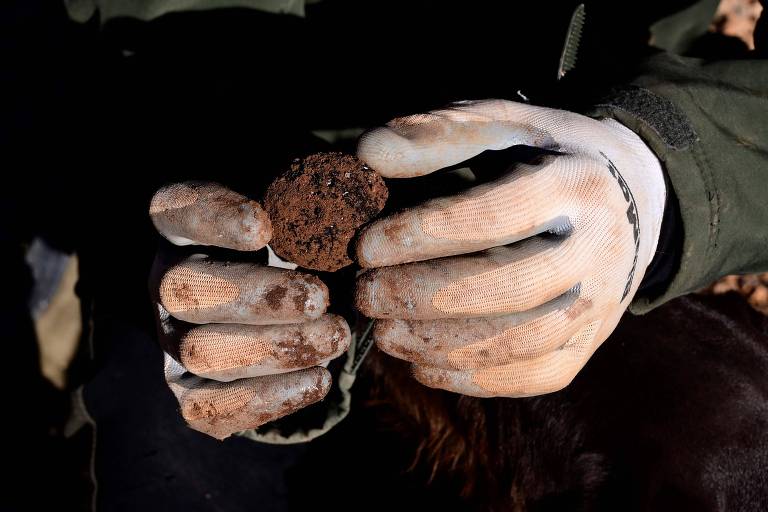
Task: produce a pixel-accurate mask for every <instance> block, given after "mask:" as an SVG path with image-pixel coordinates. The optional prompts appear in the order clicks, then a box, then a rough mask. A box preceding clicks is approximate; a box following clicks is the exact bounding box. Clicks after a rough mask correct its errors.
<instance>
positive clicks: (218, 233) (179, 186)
mask: <svg viewBox="0 0 768 512" xmlns="http://www.w3.org/2000/svg"><path fill="white" fill-rule="evenodd" d="M149 215H150V217H151V218H152V222H153V223H154V225H155V228H157V231H158V232H159V233H160V234H161V235H163V237H165V238H167V239H168V240H169V241H170V242H172V243H174V244H176V245H213V246H217V247H223V248H226V249H235V250H238V251H256V250H259V249H261V248H262V247H264V246H265V245H267V242H269V239H270V238H271V237H272V224H271V223H270V221H269V217H268V216H267V213H266V212H265V211H264V210H263V209H262V208H261V206H260V205H259V203H257V202H256V201H253V200H251V199H248V198H247V197H245V196H242V195H240V194H238V193H236V192H233V191H232V190H229V189H228V188H226V187H224V186H223V185H219V184H218V183H205V182H195V181H187V182H184V183H174V184H171V185H167V186H165V187H162V188H161V189H160V190H158V191H157V192H156V193H155V195H154V196H153V197H152V201H151V203H150V206H149Z"/></svg>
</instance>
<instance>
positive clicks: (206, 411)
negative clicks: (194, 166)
mask: <svg viewBox="0 0 768 512" xmlns="http://www.w3.org/2000/svg"><path fill="white" fill-rule="evenodd" d="M150 216H151V217H152V221H153V223H154V224H155V227H156V228H157V230H158V231H159V232H160V234H162V235H163V236H164V237H165V238H167V239H168V240H170V241H171V242H173V243H175V244H177V245H190V244H195V245H215V246H218V247H223V248H228V249H233V250H238V251H256V250H258V249H261V248H263V247H264V246H265V245H266V244H267V242H268V241H269V239H270V237H271V235H272V228H271V224H270V222H269V219H268V218H267V215H266V213H265V212H264V211H263V210H262V209H261V206H259V204H258V203H257V202H255V201H251V200H249V199H248V198H246V197H243V196H241V195H240V194H237V193H235V192H232V191H230V190H228V189H226V188H225V187H223V186H221V185H218V184H215V183H195V182H187V183H179V184H174V185H169V186H167V187H163V188H162V189H160V190H159V191H158V192H157V193H156V194H155V196H154V197H153V198H152V202H151V205H150ZM150 283H151V284H150V286H151V288H152V292H153V295H154V297H155V302H156V304H155V306H156V311H157V317H158V330H159V335H160V342H161V344H162V346H163V348H164V350H165V351H166V357H165V376H166V380H167V382H168V385H169V386H170V388H171V390H172V391H173V393H174V395H175V396H176V398H177V399H178V401H179V405H180V407H181V414H182V416H183V417H184V419H185V420H186V421H187V423H189V425H190V426H191V427H192V428H194V429H196V430H199V431H201V432H205V433H206V434H209V435H211V436H213V437H216V438H219V439H223V438H225V437H227V436H229V435H230V434H232V433H233V432H237V431H241V430H246V429H249V428H254V427H257V426H259V425H261V424H263V423H266V422H268V421H271V420H274V419H277V418H279V417H281V416H285V415H286V414H289V413H292V412H294V411H296V410H298V409H300V408H302V407H304V406H307V405H309V404H311V403H314V402H316V401H318V400H320V399H322V398H323V397H324V396H325V394H326V393H327V392H328V390H329V388H330V384H331V377H330V374H329V373H328V371H327V370H326V369H325V368H322V367H320V366H319V365H321V364H324V363H326V362H327V361H329V360H330V359H333V358H335V357H337V356H339V355H340V354H341V353H343V352H344V351H345V350H346V349H347V347H348V345H349V341H350V332H349V326H348V325H347V323H346V321H345V320H344V319H343V318H341V317H339V316H336V315H330V314H325V310H326V307H327V306H328V289H327V287H326V286H325V285H324V284H323V283H322V282H321V281H320V280H319V279H318V278H317V277H314V276H311V275H307V274H302V273H299V272H295V271H293V270H285V269H279V268H273V267H267V266H262V265H257V264H253V263H243V262H226V261H220V260H217V259H212V258H209V257H206V256H202V255H201V256H192V257H189V258H186V259H184V260H182V261H170V262H169V261H168V260H167V258H164V257H163V255H162V254H159V255H158V258H157V259H156V261H155V267H154V269H153V278H152V279H151V281H150Z"/></svg>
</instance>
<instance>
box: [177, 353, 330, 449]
mask: <svg viewBox="0 0 768 512" xmlns="http://www.w3.org/2000/svg"><path fill="white" fill-rule="evenodd" d="M330 386H331V375H330V373H329V372H328V371H327V370H326V369H325V368H310V369H307V370H302V371H298V372H293V373H288V374H281V375H270V376H267V377H257V378H253V379H243V380H240V381H236V382H231V383H219V382H209V383H207V384H206V385H205V386H204V387H201V388H193V389H190V390H188V391H187V392H186V393H184V394H183V395H182V396H181V398H180V400H179V403H180V406H181V414H182V416H183V417H184V419H185V420H186V421H187V424H188V425H189V426H190V427H191V428H193V429H194V430H197V431H199V432H203V433H205V434H208V435H209V436H211V437H215V438H216V439H219V440H222V439H226V438H227V437H229V436H230V435H232V434H233V433H235V432H240V431H243V430H247V429H251V428H256V427H258V426H261V425H263V424H265V423H268V422H270V421H273V420H276V419H278V418H281V417H283V416H286V415H288V414H291V413H293V412H295V411H297V410H299V409H301V408H304V407H306V406H308V405H310V404H313V403H315V402H318V401H320V400H322V399H323V398H324V397H325V395H326V394H328V391H329V390H330Z"/></svg>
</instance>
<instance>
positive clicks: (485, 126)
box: [356, 100, 666, 397]
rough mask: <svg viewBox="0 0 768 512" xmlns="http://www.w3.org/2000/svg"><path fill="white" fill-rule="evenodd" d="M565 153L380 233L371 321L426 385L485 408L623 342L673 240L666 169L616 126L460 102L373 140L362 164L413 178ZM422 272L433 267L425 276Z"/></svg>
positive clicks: (531, 390) (369, 282) (536, 389)
mask: <svg viewBox="0 0 768 512" xmlns="http://www.w3.org/2000/svg"><path fill="white" fill-rule="evenodd" d="M521 144H522V145H528V146H537V147H539V148H545V149H549V150H552V151H555V152H557V154H553V155H549V156H546V157H545V158H544V159H543V160H542V161H541V162H540V163H538V164H535V165H520V164H518V165H514V164H512V163H510V168H509V170H508V172H507V173H506V175H504V176H503V177H501V178H500V179H497V180H496V181H494V182H492V183H487V184H483V185H479V186H476V187H475V188H473V189H470V190H469V191H467V192H465V193H462V194H459V195H456V196H453V197H445V198H439V199H435V200H430V201H427V202H426V203H424V204H422V205H421V206H418V207H415V208H411V209H408V210H404V211H402V212H399V213H396V214H394V215H391V216H389V217H386V218H384V219H380V220H378V221H377V222H375V223H373V224H372V225H370V226H369V227H368V228H367V229H366V230H365V231H364V232H363V233H362V235H361V236H360V239H359V243H358V245H357V254H358V258H359V261H360V264H361V265H362V266H363V267H368V268H372V269H374V270H369V271H367V272H365V273H364V274H363V275H362V276H361V277H360V278H359V280H358V283H357V291H356V302H357V306H358V308H359V309H360V310H361V311H362V312H363V313H365V314H366V315H368V316H370V317H372V318H378V319H381V320H378V321H377V322H376V326H375V330H374V337H375V339H376V342H377V344H378V346H379V347H380V348H381V349H382V350H384V351H385V352H387V353H389V354H391V355H393V356H395V357H399V358H402V359H405V360H408V361H410V362H412V363H414V365H413V372H414V376H415V377H416V379H418V380H419V381H420V382H422V383H424V384H426V385H428V386H432V387H439V388H443V389H447V390H451V391H456V392H459V393H464V394H467V395H473V396H510V397H514V396H528V395H537V394H542V393H548V392H552V391H556V390H559V389H561V388H563V387H564V386H566V385H567V384H568V383H569V382H570V381H571V380H572V379H573V377H574V376H575V375H576V374H577V373H578V371H579V370H580V369H581V368H582V367H583V366H584V365H585V364H586V362H587V360H588V359H589V358H590V356H591V355H592V354H593V353H594V351H595V350H596V349H597V348H598V347H599V346H600V344H601V343H602V342H603V341H605V339H606V338H607V337H608V335H610V333H611V332H612V331H613V329H614V328H615V326H616V324H617V322H618V321H619V318H620V317H621V315H622V313H624V311H625V309H626V308H627V306H628V304H629V302H630V301H631V300H632V297H633V295H634V294H635V292H636V290H637V288H638V285H639V284H640V281H641V280H642V278H643V274H644V273H645V270H646V267H647V266H648V264H649V263H650V261H651V260H652V258H653V255H654V251H655V249H656V244H657V241H658V238H659V230H660V225H661V219H662V214H663V211H664V202H665V195H666V188H665V183H664V177H663V174H662V169H661V166H660V163H659V161H658V160H657V158H656V157H655V155H654V154H653V153H652V152H651V151H650V150H649V148H648V147H647V146H646V145H645V144H644V143H643V141H642V140H641V139H640V138H639V137H638V136H637V135H636V134H635V133H633V132H632V131H630V130H629V129H627V128H626V127H624V126H623V125H621V124H619V123H618V122H616V121H613V120H610V119H606V120H602V121H598V120H594V119H591V118H588V117H584V116H582V115H579V114H575V113H572V112H567V111H562V110H553V109H548V108H542V107H536V106H531V105H526V104H520V103H513V102H509V101H500V100H488V101H478V102H461V103H458V104H456V105H454V106H452V107H450V108H446V109H444V110H438V111H434V112H430V113H427V114H421V115H415V116H409V117H405V118H400V119H395V120H393V121H391V122H390V123H388V124H387V125H386V126H385V127H381V128H377V129H375V130H372V131H370V132H368V133H367V134H364V135H363V137H362V138H361V140H360V143H359V147H358V156H359V157H360V158H361V159H362V160H363V161H364V162H365V163H367V164H368V165H369V166H371V168H373V169H376V170H377V171H378V172H380V173H381V174H382V175H383V176H385V177H390V178H410V177H414V176H421V175H424V174H428V173H431V172H433V171H437V170H438V169H441V168H444V167H447V166H451V165H454V164H458V163H460V162H462V161H464V160H467V159H469V158H471V157H473V156H475V155H478V154H480V153H481V152H483V151H485V150H500V149H505V148H508V147H510V146H513V145H521ZM411 262H420V263H411Z"/></svg>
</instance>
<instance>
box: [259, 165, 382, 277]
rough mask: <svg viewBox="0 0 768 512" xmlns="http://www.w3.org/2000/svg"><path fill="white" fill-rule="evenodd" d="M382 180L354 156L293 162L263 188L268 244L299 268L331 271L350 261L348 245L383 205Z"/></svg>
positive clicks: (344, 265)
mask: <svg viewBox="0 0 768 512" xmlns="http://www.w3.org/2000/svg"><path fill="white" fill-rule="evenodd" d="M387 195H388V191H387V186H386V185H385V184H384V180H383V179H382V178H381V176H379V175H378V174H377V173H376V172H374V171H373V170H372V169H370V168H369V167H367V166H366V165H365V164H364V163H363V162H361V161H360V160H359V159H358V158H357V157H355V156H352V155H346V154H344V153H315V154H313V155H309V156H308V157H306V158H304V159H296V160H294V161H293V163H292V164H291V168H290V170H288V171H287V172H285V173H284V174H283V175H282V176H280V177H278V178H277V179H276V180H275V181H273V182H272V184H271V185H270V186H269V188H268V189H267V193H266V195H265V196H264V207H265V209H266V211H267V213H268V214H269V218H270V220H271V221H272V227H273V235H272V240H271V241H270V246H271V247H272V250H273V251H275V253H276V254H277V255H278V256H280V257H281V258H283V259H285V260H288V261H291V262H293V263H296V264H297V265H299V266H300V267H304V268H308V269H313V270H322V271H326V272H333V271H336V270H338V269H340V268H342V267H346V266H347V265H349V264H351V263H352V260H351V259H350V257H349V243H350V241H351V240H352V239H353V238H354V236H355V233H356V232H357V230H358V229H359V228H360V227H361V226H363V225H364V224H366V223H367V222H369V221H370V220H371V219H373V218H374V217H375V216H376V215H377V214H378V213H379V212H380V211H381V210H382V209H383V208H384V204H385V203H386V201H387Z"/></svg>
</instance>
